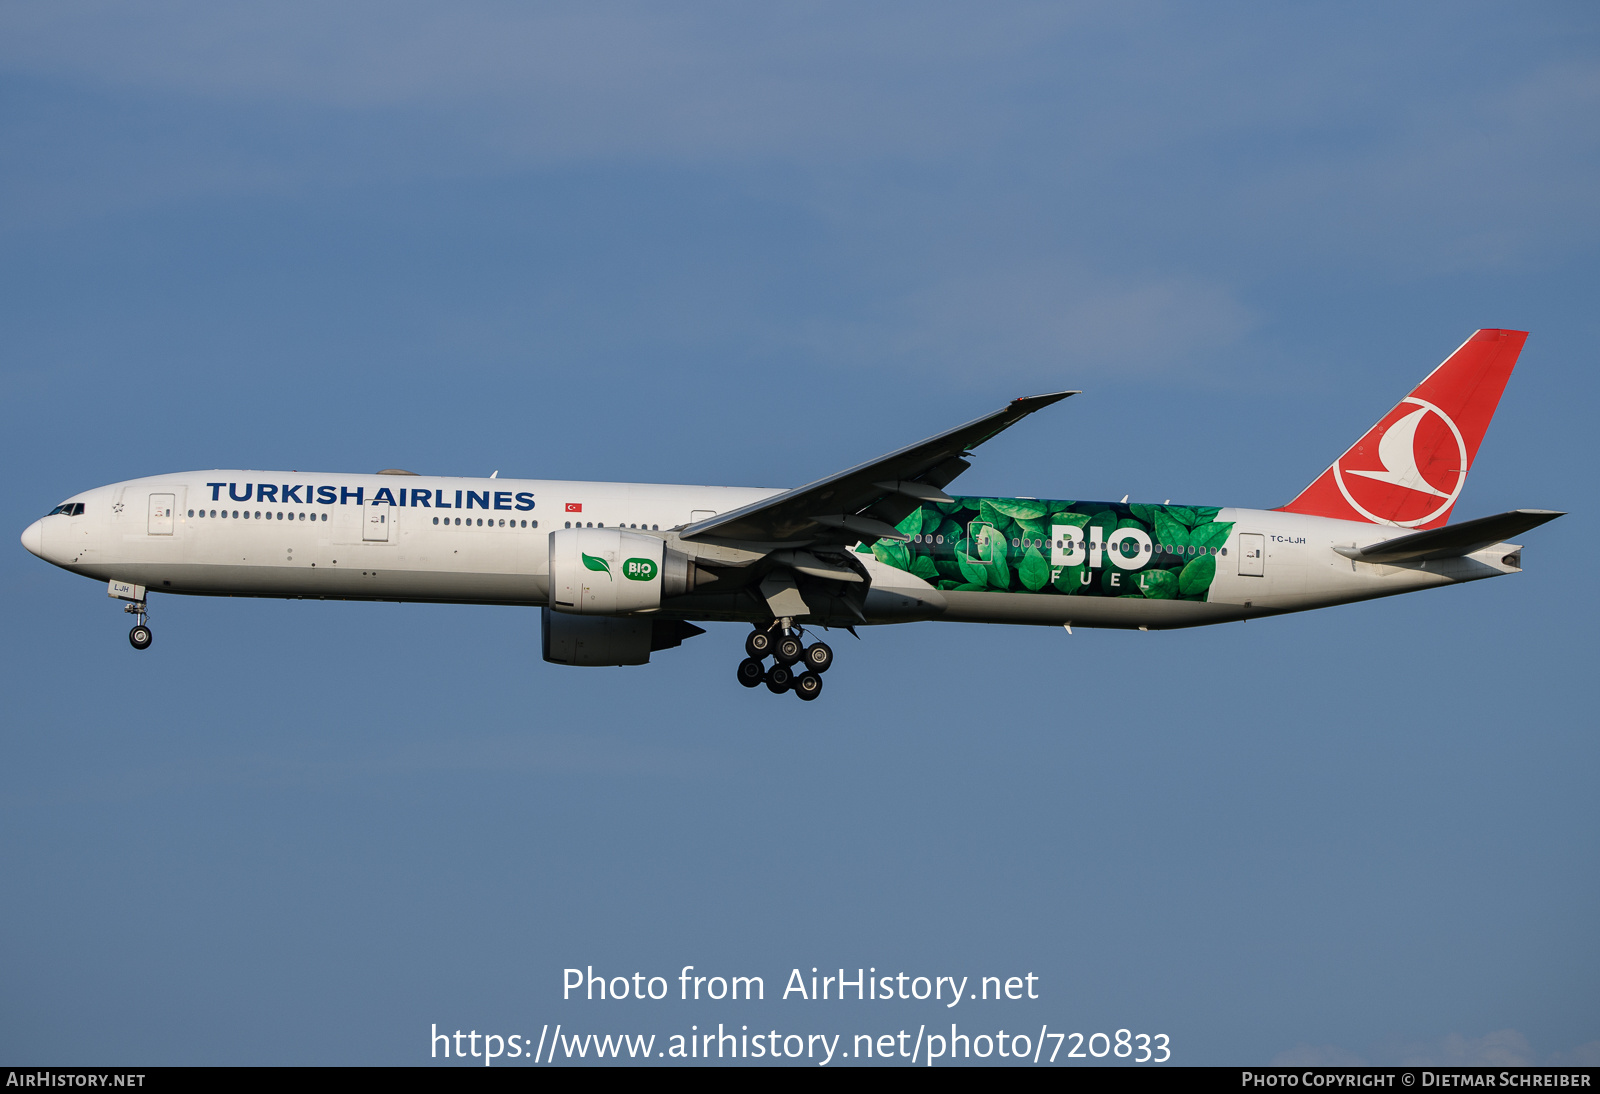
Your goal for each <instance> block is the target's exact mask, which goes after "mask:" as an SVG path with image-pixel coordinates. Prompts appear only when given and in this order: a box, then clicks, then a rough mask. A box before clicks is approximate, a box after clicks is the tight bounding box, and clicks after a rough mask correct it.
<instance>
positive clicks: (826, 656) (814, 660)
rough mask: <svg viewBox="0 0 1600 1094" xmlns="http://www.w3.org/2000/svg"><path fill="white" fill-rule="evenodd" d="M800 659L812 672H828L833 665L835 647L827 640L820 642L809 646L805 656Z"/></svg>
mask: <svg viewBox="0 0 1600 1094" xmlns="http://www.w3.org/2000/svg"><path fill="white" fill-rule="evenodd" d="M800 660H802V661H804V662H805V665H806V668H808V669H810V670H811V671H812V672H827V671H828V670H829V669H830V668H832V667H833V649H832V647H830V646H829V645H828V644H827V643H826V642H818V643H817V644H816V645H814V646H807V647H806V652H805V656H803V657H801V658H800Z"/></svg>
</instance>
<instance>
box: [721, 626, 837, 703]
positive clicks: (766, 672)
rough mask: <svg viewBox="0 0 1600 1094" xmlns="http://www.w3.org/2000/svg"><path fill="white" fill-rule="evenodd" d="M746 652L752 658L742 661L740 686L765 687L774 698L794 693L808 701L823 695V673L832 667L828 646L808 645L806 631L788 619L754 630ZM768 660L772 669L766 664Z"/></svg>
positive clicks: (747, 639) (746, 645) (739, 670)
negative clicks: (785, 693) (763, 628)
mask: <svg viewBox="0 0 1600 1094" xmlns="http://www.w3.org/2000/svg"><path fill="white" fill-rule="evenodd" d="M744 652H745V653H747V654H748V655H749V656H748V657H746V658H745V659H744V660H743V661H740V662H739V669H738V676H739V683H741V684H743V685H744V686H745V687H747V688H753V687H757V686H759V685H761V684H765V685H767V690H768V691H770V692H772V694H774V695H782V694H783V693H784V692H786V691H792V692H794V693H795V694H796V695H798V696H800V698H802V699H804V700H806V701H807V702H810V701H811V700H812V699H815V698H816V697H817V696H819V695H821V694H822V674H823V673H825V672H827V671H828V669H829V668H830V667H832V665H833V650H832V649H830V648H829V646H828V644H827V643H826V642H814V643H812V644H811V645H809V646H808V645H806V644H805V640H804V635H803V632H802V631H801V630H800V628H799V627H796V626H794V624H793V623H792V622H791V621H790V620H788V619H783V620H779V621H778V622H777V623H776V624H774V625H773V626H772V627H769V628H768V629H767V630H759V629H758V630H753V631H751V632H750V635H749V637H747V638H746V639H745V640H744ZM768 657H770V658H772V660H773V665H772V667H771V668H768V667H767V666H766V664H765V661H766V659H767V658H768Z"/></svg>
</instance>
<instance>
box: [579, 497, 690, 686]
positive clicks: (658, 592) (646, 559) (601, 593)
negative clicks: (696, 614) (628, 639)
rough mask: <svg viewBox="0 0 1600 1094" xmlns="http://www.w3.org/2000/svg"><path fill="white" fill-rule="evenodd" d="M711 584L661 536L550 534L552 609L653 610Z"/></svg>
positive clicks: (591, 531)
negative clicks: (668, 547)
mask: <svg viewBox="0 0 1600 1094" xmlns="http://www.w3.org/2000/svg"><path fill="white" fill-rule="evenodd" d="M714 580H716V578H715V576H714V575H712V574H708V573H706V572H705V571H704V570H701V569H700V568H699V567H697V566H695V564H694V561H693V560H692V559H690V558H689V556H687V555H684V554H680V553H679V552H677V551H669V550H667V547H666V542H665V541H664V540H662V539H661V537H659V536H651V535H641V534H640V533H638V532H629V531H626V530H624V529H621V528H563V529H559V530H557V531H554V532H551V533H550V607H552V608H554V609H555V610H556V611H558V612H569V613H571V614H573V615H612V616H615V615H629V614H631V613H633V612H648V611H654V610H655V609H656V608H659V607H660V606H661V601H662V600H663V599H664V598H667V597H674V596H683V595H684V594H686V593H690V592H693V591H694V590H695V588H696V586H697V585H705V584H707V583H708V582H711V581H714ZM648 629H649V628H648V627H647V628H646V630H648ZM647 652H648V651H647ZM636 663H638V664H642V663H643V662H642V661H641V662H636Z"/></svg>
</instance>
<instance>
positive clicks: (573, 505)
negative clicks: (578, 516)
mask: <svg viewBox="0 0 1600 1094" xmlns="http://www.w3.org/2000/svg"><path fill="white" fill-rule="evenodd" d="M567 512H569V513H581V512H583V502H581V501H569V502H567Z"/></svg>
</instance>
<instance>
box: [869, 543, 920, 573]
mask: <svg viewBox="0 0 1600 1094" xmlns="http://www.w3.org/2000/svg"><path fill="white" fill-rule="evenodd" d="M872 553H873V554H874V555H875V556H877V559H878V561H879V562H881V563H883V564H884V565H885V566H893V567H894V568H895V569H896V570H909V569H911V552H909V551H907V550H906V545H905V544H904V543H896V542H895V541H894V540H892V539H880V540H879V541H878V542H876V543H874V544H873V545H872Z"/></svg>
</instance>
